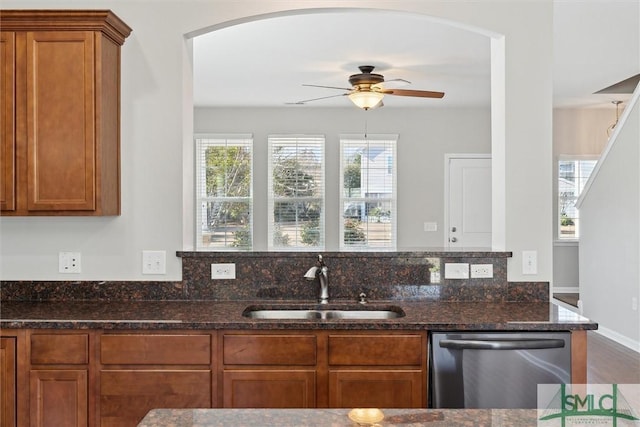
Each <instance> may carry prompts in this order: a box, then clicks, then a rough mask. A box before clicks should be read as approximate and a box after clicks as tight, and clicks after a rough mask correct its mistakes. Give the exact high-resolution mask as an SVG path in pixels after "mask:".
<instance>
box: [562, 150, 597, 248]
mask: <svg viewBox="0 0 640 427" xmlns="http://www.w3.org/2000/svg"><path fill="white" fill-rule="evenodd" d="M596 163H597V160H596V159H595V158H592V157H590V158H587V157H581V158H576V157H564V156H563V157H561V158H560V160H558V238H559V239H574V240H575V239H578V238H579V237H580V215H579V212H578V209H577V208H576V201H577V200H578V197H580V193H581V192H582V190H583V189H584V186H585V184H586V183H587V181H588V180H589V177H590V176H591V172H593V168H594V167H595V166H596Z"/></svg>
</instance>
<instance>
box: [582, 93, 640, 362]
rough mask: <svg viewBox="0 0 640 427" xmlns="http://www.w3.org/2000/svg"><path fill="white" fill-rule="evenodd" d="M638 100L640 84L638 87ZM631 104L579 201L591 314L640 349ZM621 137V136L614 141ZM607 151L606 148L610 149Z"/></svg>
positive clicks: (639, 190)
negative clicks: (624, 119)
mask: <svg viewBox="0 0 640 427" xmlns="http://www.w3.org/2000/svg"><path fill="white" fill-rule="evenodd" d="M636 92H637V93H636V94H635V95H634V96H635V98H636V100H637V98H638V95H640V88H639V89H636ZM638 104H639V103H636V104H635V106H632V105H630V106H629V108H631V110H630V111H629V112H628V113H629V120H628V121H626V123H624V125H619V129H618V132H619V133H618V135H617V138H616V137H615V133H614V135H613V136H612V141H613V143H612V144H611V146H610V149H608V153H607V154H606V157H603V159H604V160H603V161H602V162H601V164H600V165H599V170H598V171H597V173H596V172H595V171H594V174H595V179H593V181H592V182H591V185H590V188H589V187H588V188H587V189H585V193H584V195H583V196H582V197H581V199H580V200H579V203H581V204H580V205H579V208H580V219H581V222H582V231H581V234H582V235H581V237H580V299H581V300H582V304H583V308H584V314H585V316H587V317H589V318H591V319H593V320H594V321H596V322H598V323H599V324H600V326H601V329H604V330H605V331H608V332H612V333H613V335H614V336H613V338H618V340H619V341H622V342H626V343H630V346H631V347H634V348H636V350H638V351H640V311H638V308H637V307H636V309H635V310H633V308H632V299H633V298H635V299H636V302H637V301H638V300H639V299H640V264H639V263H638V259H639V257H640V220H639V218H640V172H639V170H640V149H639V148H638V141H640V105H638ZM614 138H615V140H614ZM606 152H607V150H605V153H606Z"/></svg>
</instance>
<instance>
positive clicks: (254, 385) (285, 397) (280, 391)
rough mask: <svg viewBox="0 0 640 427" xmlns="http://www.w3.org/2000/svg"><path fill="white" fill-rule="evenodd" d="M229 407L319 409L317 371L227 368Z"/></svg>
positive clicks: (225, 386) (225, 380) (225, 401)
mask: <svg viewBox="0 0 640 427" xmlns="http://www.w3.org/2000/svg"><path fill="white" fill-rule="evenodd" d="M222 389H223V390H224V395H223V396H224V397H223V406H224V407H225V408H315V407H316V372H315V370H296V369H288V370H258V369H249V370H225V371H224V373H223V386H222Z"/></svg>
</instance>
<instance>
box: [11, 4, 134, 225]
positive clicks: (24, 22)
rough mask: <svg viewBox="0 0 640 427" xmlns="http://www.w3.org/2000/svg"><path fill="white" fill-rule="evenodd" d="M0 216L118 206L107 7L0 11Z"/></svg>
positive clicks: (114, 44) (116, 65)
mask: <svg viewBox="0 0 640 427" xmlns="http://www.w3.org/2000/svg"><path fill="white" fill-rule="evenodd" d="M0 28H1V32H2V34H1V39H0V41H1V50H0V55H1V58H2V66H1V67H0V72H1V73H2V74H1V77H0V85H1V87H2V94H1V95H0V102H2V105H1V107H0V116H1V125H2V129H1V130H0V135H1V137H2V144H1V146H0V162H1V163H0V167H1V174H0V179H1V180H2V182H1V183H0V204H1V208H2V215H88V216H92V215H119V214H120V46H121V45H122V44H123V43H124V40H125V38H126V37H127V36H128V35H129V34H130V32H131V29H130V28H129V27H128V26H127V25H126V24H125V23H124V22H122V21H121V20H120V19H119V18H118V17H117V16H116V15H114V14H113V13H112V12H110V11H106V10H64V11H53V10H0Z"/></svg>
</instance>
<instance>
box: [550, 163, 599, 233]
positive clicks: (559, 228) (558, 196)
mask: <svg viewBox="0 0 640 427" xmlns="http://www.w3.org/2000/svg"><path fill="white" fill-rule="evenodd" d="M599 158H600V156H598V155H590V154H575V155H570V154H560V155H558V158H557V161H556V165H555V169H556V170H555V172H556V180H555V186H556V204H557V206H556V211H555V215H554V216H555V222H556V229H557V230H556V238H555V240H556V242H562V243H571V242H579V241H580V222H579V220H580V213H579V210H578V209H577V208H576V215H575V217H572V218H571V219H572V220H576V221H575V227H576V228H575V231H574V234H573V235H571V236H566V237H563V235H562V220H563V218H562V212H563V205H564V204H563V203H561V199H562V193H561V191H560V180H561V179H562V177H561V174H560V165H561V163H563V162H564V163H567V162H573V163H575V164H577V165H576V166H577V168H576V170H578V171H579V170H580V166H579V164H580V163H581V162H592V161H593V162H595V163H594V165H593V168H592V169H591V173H593V170H595V167H596V164H597V162H598V160H599ZM590 175H591V174H589V176H590ZM589 176H587V177H586V178H583V177H582V176H579V175H578V176H576V177H575V179H576V180H581V181H582V188H579V187H578V191H577V192H576V194H575V201H577V200H578V198H579V197H580V194H581V193H582V191H583V190H584V185H585V184H586V183H587V181H588V180H589ZM578 186H579V184H578Z"/></svg>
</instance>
